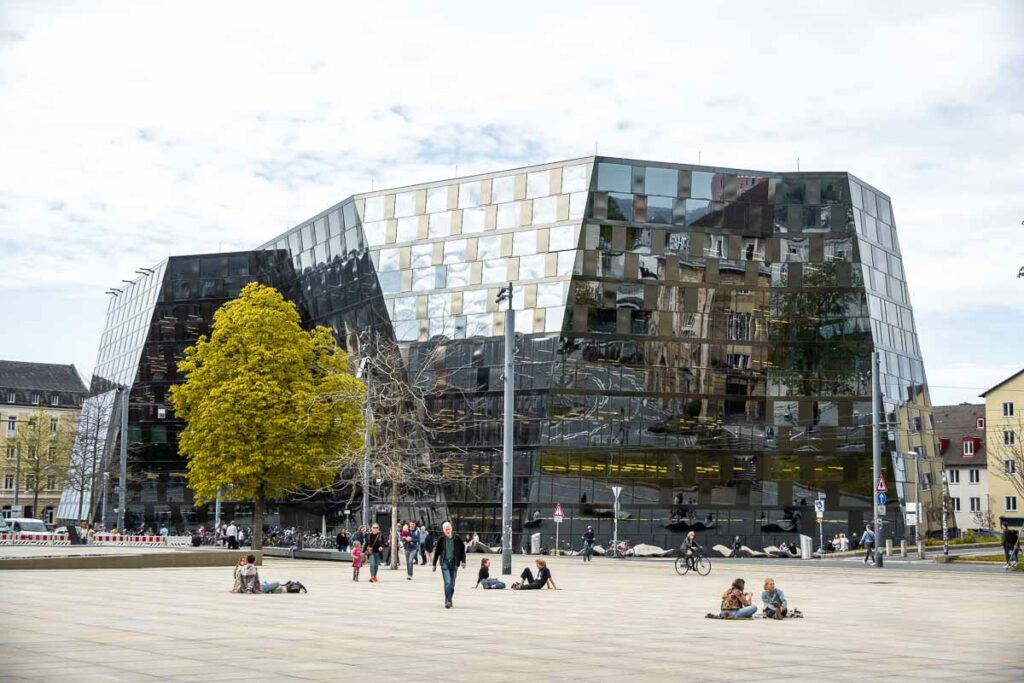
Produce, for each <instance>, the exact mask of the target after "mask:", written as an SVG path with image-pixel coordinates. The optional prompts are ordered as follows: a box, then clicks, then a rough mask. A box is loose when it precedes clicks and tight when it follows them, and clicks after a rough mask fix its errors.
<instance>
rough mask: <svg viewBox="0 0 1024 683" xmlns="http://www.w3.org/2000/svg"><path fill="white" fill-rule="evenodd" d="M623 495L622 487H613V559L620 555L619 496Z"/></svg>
mask: <svg viewBox="0 0 1024 683" xmlns="http://www.w3.org/2000/svg"><path fill="white" fill-rule="evenodd" d="M621 493H622V487H621V486H613V487H612V495H614V496H615V504H614V505H612V515H614V516H613V517H612V557H618V554H619V495H620V494H621Z"/></svg>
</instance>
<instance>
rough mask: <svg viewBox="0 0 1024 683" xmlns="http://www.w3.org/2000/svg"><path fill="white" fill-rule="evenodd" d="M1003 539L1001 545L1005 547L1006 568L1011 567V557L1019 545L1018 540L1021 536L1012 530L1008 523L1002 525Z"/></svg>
mask: <svg viewBox="0 0 1024 683" xmlns="http://www.w3.org/2000/svg"><path fill="white" fill-rule="evenodd" d="M1002 527H1003V529H1002V531H1003V533H1002V537H1001V538H1000V545H1001V546H1003V557H1005V558H1006V566H1007V567H1009V566H1010V555H1011V554H1012V553H1013V548H1014V546H1016V545H1017V539H1018V538H1019V535H1018V534H1017V532H1016V531H1014V530H1013V529H1011V528H1010V527H1009V525H1008V524H1007V523H1006V522H1003V523H1002Z"/></svg>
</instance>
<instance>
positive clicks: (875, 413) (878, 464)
mask: <svg viewBox="0 0 1024 683" xmlns="http://www.w3.org/2000/svg"><path fill="white" fill-rule="evenodd" d="M878 363H879V360H878V351H873V352H872V353H871V417H872V419H871V465H872V481H875V482H879V481H881V479H882V425H881V422H880V420H881V417H880V413H881V412H882V396H881V393H882V390H881V384H880V382H879V366H878ZM872 499H873V500H872V501H871V502H873V503H874V509H875V514H874V520H875V566H876V567H881V566H882V547H883V546H882V515H880V514H879V512H878V511H879V510H880V509H882V506H881V505H879V504H878V500H877V496H875V495H872Z"/></svg>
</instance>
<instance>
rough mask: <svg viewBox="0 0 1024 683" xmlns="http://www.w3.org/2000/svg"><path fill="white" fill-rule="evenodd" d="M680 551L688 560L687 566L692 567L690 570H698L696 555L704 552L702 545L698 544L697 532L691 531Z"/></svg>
mask: <svg viewBox="0 0 1024 683" xmlns="http://www.w3.org/2000/svg"><path fill="white" fill-rule="evenodd" d="M679 550H680V551H682V553H683V557H685V558H686V564H688V565H689V566H690V569H696V568H697V566H696V555H697V553H699V552H701V551H702V550H703V548H702V547H701V545H700V543H697V532H695V531H691V532H690V533H688V534H686V538H684V539H683V544H682V545H681V546H679Z"/></svg>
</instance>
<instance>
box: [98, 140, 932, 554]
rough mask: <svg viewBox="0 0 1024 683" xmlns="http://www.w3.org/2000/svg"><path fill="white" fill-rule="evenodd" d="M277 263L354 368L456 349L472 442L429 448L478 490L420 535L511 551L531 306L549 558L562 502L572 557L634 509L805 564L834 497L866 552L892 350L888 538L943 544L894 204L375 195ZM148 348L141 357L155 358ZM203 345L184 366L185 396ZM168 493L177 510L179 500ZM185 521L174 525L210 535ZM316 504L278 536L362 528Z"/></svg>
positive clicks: (752, 186)
mask: <svg viewBox="0 0 1024 683" xmlns="http://www.w3.org/2000/svg"><path fill="white" fill-rule="evenodd" d="M259 254H267V255H273V256H274V259H277V260H276V261H274V259H271V261H273V262H274V263H275V265H274V267H273V268H269V269H267V270H266V272H267V273H268V275H267V277H266V279H265V280H263V281H267V282H270V283H271V284H275V285H276V286H278V287H279V288H280V289H281V290H282V291H283V292H284V293H285V295H286V296H287V297H288V298H290V299H291V300H292V301H294V302H295V303H296V304H297V305H298V307H299V309H300V312H301V314H302V316H303V319H304V321H305V322H306V323H307V324H309V325H314V324H321V325H326V326H328V327H330V328H331V329H332V330H334V332H335V334H336V336H337V338H338V339H339V341H340V342H341V343H343V344H344V345H345V346H346V347H347V348H348V349H349V350H350V351H352V352H353V353H360V352H361V348H360V347H361V340H362V339H364V338H365V335H366V334H367V333H369V332H372V333H375V334H379V335H382V336H386V337H388V338H390V339H393V340H395V341H396V342H397V343H399V344H400V345H401V346H402V347H403V349H404V350H405V351H406V353H407V358H408V363H409V366H410V367H413V366H415V365H416V364H417V359H421V358H422V357H423V355H424V354H425V353H426V351H428V350H430V351H431V352H432V353H436V349H437V348H438V347H440V348H442V349H443V356H442V357H443V367H441V368H438V369H437V371H436V373H435V375H436V384H435V386H434V387H432V392H431V394H432V395H431V400H432V405H433V406H434V408H436V410H437V413H438V414H444V415H445V416H446V419H448V420H452V419H453V416H454V421H455V423H456V424H457V425H458V430H457V432H456V433H455V434H451V433H447V434H446V437H445V440H444V443H436V444H433V448H436V449H437V450H439V451H443V450H447V451H449V452H452V453H457V454H458V457H459V458H462V459H463V460H464V471H465V472H472V473H474V475H475V476H474V477H473V478H472V480H470V481H459V482H454V481H453V482H452V484H451V485H450V486H447V487H444V490H441V491H438V492H437V495H436V496H435V497H433V498H432V499H431V500H430V501H423V500H419V499H416V500H414V499H410V500H407V501H405V502H404V504H405V506H406V507H405V509H406V510H408V511H409V514H410V515H411V516H417V517H424V516H425V517H427V518H428V521H430V522H435V521H437V520H438V519H439V518H440V517H451V518H452V519H453V520H454V521H455V524H456V528H457V529H459V530H460V532H465V533H472V532H474V531H476V532H478V533H480V536H481V538H483V539H484V540H485V541H489V542H491V543H492V544H496V542H497V538H498V536H499V532H500V518H501V502H500V497H501V439H502V427H501V421H502V390H503V380H502V376H501V372H502V368H501V365H502V358H503V348H504V347H503V344H504V342H503V339H502V335H503V332H504V313H503V311H501V310H499V307H498V304H497V303H496V302H495V300H496V297H497V294H498V289H499V288H501V287H502V286H505V285H507V284H508V283H509V282H512V283H513V307H514V309H515V313H516V315H515V328H516V329H515V331H516V333H517V349H516V373H517V374H516V407H515V482H514V491H513V498H514V522H513V530H514V533H515V535H516V539H515V544H516V545H517V546H518V545H520V544H523V545H525V541H523V540H522V538H523V535H527V534H531V533H535V532H540V533H541V534H542V536H543V537H544V538H543V539H542V542H543V544H544V545H548V546H550V545H552V539H553V537H554V525H553V524H552V523H551V512H552V510H553V508H554V505H555V504H556V503H561V505H562V508H563V510H564V511H565V523H564V524H563V525H562V528H561V536H562V538H564V539H576V538H578V537H579V535H580V534H581V533H582V530H583V529H584V528H585V527H586V525H593V526H594V527H595V529H597V533H598V536H599V538H600V539H602V540H604V539H605V538H608V537H610V536H611V528H612V521H613V520H612V494H611V487H612V486H613V485H617V486H621V487H623V490H622V495H621V499H620V502H621V514H620V518H619V535H620V537H622V538H628V539H631V540H632V541H633V542H634V543H637V542H647V543H654V544H656V545H660V546H663V547H672V546H675V545H678V543H679V541H680V540H681V538H682V536H683V534H685V533H686V532H687V531H689V530H691V529H694V530H697V531H699V532H700V533H701V536H702V538H704V539H705V540H706V541H710V542H712V543H716V542H723V541H726V540H728V541H731V539H732V537H733V536H736V535H739V536H741V537H742V538H743V539H744V542H745V543H746V544H747V545H749V546H751V547H755V548H761V547H764V546H766V545H769V544H772V545H777V544H778V543H779V542H780V541H787V542H792V541H795V534H796V533H797V532H802V533H809V534H811V535H815V534H816V533H817V527H816V525H815V521H814V513H813V502H814V500H815V499H817V498H818V497H819V496H820V495H822V494H824V496H825V500H826V513H825V520H824V521H825V527H824V529H825V533H826V534H827V535H829V536H832V535H834V534H835V533H847V534H849V533H850V532H853V531H861V530H862V529H863V523H864V522H865V521H869V520H870V518H871V517H872V514H873V503H874V499H873V489H874V482H873V481H871V478H872V472H871V452H870V449H871V398H870V374H871V371H870V365H871V362H870V361H871V353H872V351H874V350H878V351H880V352H881V359H882V362H881V367H882V390H883V395H884V405H885V422H884V426H885V434H884V441H883V450H884V452H885V454H886V457H885V458H884V465H883V467H884V472H885V475H886V479H887V481H888V482H889V483H890V485H891V487H890V491H891V492H892V493H891V497H890V499H889V502H888V503H889V504H888V508H887V513H888V514H887V517H888V518H889V520H890V522H891V524H892V525H894V526H895V529H896V530H897V532H900V533H902V531H903V529H902V516H901V514H900V504H901V503H903V502H904V501H906V500H907V496H908V495H910V496H912V495H913V493H912V492H913V491H915V490H917V489H918V488H920V489H921V491H922V494H921V495H922V498H923V501H924V503H925V510H926V517H927V527H926V528H927V529H929V530H930V529H935V528H938V527H939V526H940V520H939V517H938V513H937V512H936V510H937V506H938V503H939V491H938V486H933V484H934V483H936V482H938V481H939V471H940V467H941V465H940V464H939V462H938V461H937V460H934V462H932V461H931V460H929V461H926V462H925V463H924V464H923V465H922V467H921V468H920V469H916V468H914V467H913V461H909V462H910V465H909V466H904V465H905V462H904V457H903V454H905V453H907V452H908V451H912V450H913V451H918V452H920V453H922V454H924V455H925V456H928V457H929V458H934V456H935V455H936V453H935V443H934V441H935V439H934V438H933V433H932V428H933V427H932V418H931V407H930V401H929V398H928V390H927V385H926V382H925V374H924V366H923V363H922V360H921V355H920V349H919V347H918V343H917V335H916V331H915V328H914V322H913V315H912V308H911V305H910V299H909V294H908V290H907V285H906V280H905V277H904V273H903V268H902V259H901V256H900V250H899V244H898V241H897V236H896V230H895V224H894V220H893V214H892V207H891V203H890V200H889V198H888V197H887V196H886V195H884V194H883V193H881V192H879V191H878V190H876V189H874V188H872V187H871V186H869V185H867V184H866V183H864V182H863V181H861V180H859V179H857V178H855V177H853V176H851V175H850V174H847V173H771V172H758V171H743V170H736V169H723V168H716V167H705V166H692V165H685V164H667V163H658V162H646V161H636V160H628V159H613V158H606V157H587V158H582V159H575V160H570V161H564V162H558V163H552V164H544V165H539V166H533V167H528V168H521V169H513V170H508V171H501V172H497V173H490V174H483V175H478V176H472V177H465V178H458V179H451V180H445V181H438V182H431V183H423V184H420V185H414V186H408V187H403V188H396V189H386V190H379V191H375V192H370V193H366V194H360V195H355V196H352V197H350V198H348V199H346V200H345V201H343V202H341V203H340V204H338V205H336V206H334V207H331V208H330V209H328V210H327V211H325V212H323V213H321V214H319V215H317V216H315V217H313V218H311V219H310V220H307V221H304V222H303V223H301V224H300V225H298V226H297V227H295V228H293V229H291V230H289V231H288V232H286V233H285V234H283V235H281V236H279V237H278V238H276V239H274V240H271V241H269V242H267V243H265V244H263V245H262V246H261V247H259V248H258V249H257V250H256V251H255V252H254V253H253V255H251V256H249V257H248V258H250V259H259V258H261V257H260V256H259ZM196 258H201V257H196ZM266 258H270V256H267V257H266ZM172 261H173V259H172ZM285 263H287V264H288V267H287V268H285V267H284V264H285ZM257 271H258V269H254V270H253V271H252V272H254V273H255V272H257ZM164 280H165V281H166V282H168V283H169V284H166V285H165V286H164V288H163V291H164V292H165V293H168V294H169V295H173V294H174V293H175V290H174V286H173V282H174V281H175V278H174V277H170V278H168V277H164ZM168 287H169V288H170V289H168ZM224 296H227V293H226V292H225V294H224ZM223 300H224V298H220V299H218V300H216V301H214V300H211V301H210V302H209V303H210V305H211V306H212V307H215V306H216V305H217V304H218V303H219V302H220V301H223ZM168 303H170V300H168ZM154 320H155V318H154ZM203 320H208V318H206V317H204V318H203ZM108 326H109V323H108ZM150 329H153V328H152V323H150ZM196 329H197V330H198V329H199V328H196ZM192 331H193V330H192V329H190V330H189V334H191V333H192ZM198 334H199V332H198V331H196V335H198ZM150 336H152V332H150ZM186 336H187V335H186ZM105 337H106V335H105ZM190 338H191V339H194V338H195V337H190ZM178 341H181V342H186V341H187V339H185V338H184V337H181V338H179V339H178ZM137 343H138V344H142V346H143V352H142V354H141V356H140V357H142V356H144V355H145V353H146V349H147V348H148V347H149V345H150V344H151V343H152V342H151V341H149V340H148V339H147V341H145V342H143V341H141V340H137ZM129 345H130V343H129ZM183 347H184V344H182V345H180V347H176V350H171V349H170V348H168V349H167V351H168V353H167V354H164V355H163V356H162V358H163V359H164V360H163V362H164V371H165V372H167V371H169V370H168V368H167V367H166V366H167V365H168V364H169V365H173V363H171V362H170V361H171V360H172V359H173V358H176V357H180V350H181V348H183ZM126 348H127V346H126ZM102 353H103V352H102V350H101V358H103V356H102ZM175 353H178V354H179V356H175V355H174V354H175ZM100 367H101V368H102V367H103V364H102V363H101V364H100ZM132 372H135V371H134V370H133V371H132ZM128 374H131V373H128ZM137 376H138V377H139V378H141V377H142V365H141V364H140V365H139V369H138V375H137ZM136 381H137V382H138V380H136ZM169 381H174V380H169ZM133 391H134V390H133ZM162 397H163V394H162V393H161V395H160V397H157V396H156V395H155V394H154V395H153V401H154V403H155V404H156V403H159V401H162V400H163V398H162ZM134 401H135V399H134V397H133V402H134ZM140 417H141V415H140ZM151 426H152V425H151ZM156 426H159V425H156ZM150 433H151V432H150ZM139 436H140V438H142V439H145V435H144V430H143V433H140V435H139ZM174 457H177V456H176V454H171V453H170V452H169V451H168V455H167V458H169V460H168V462H173V458H174ZM180 460H181V459H180V458H178V464H177V468H178V471H180V472H183V471H184V465H183V463H182V462H180ZM911 477H913V479H917V480H920V484H921V486H920V487H916V486H914V481H908V480H909V479H910V478H911ZM354 485H357V484H354ZM182 488H183V486H182ZM153 495H155V498H154V501H153V505H154V507H153V510H154V511H156V510H162V509H165V508H163V507H160V506H163V505H166V503H165V502H162V501H160V496H161V495H162V493H161V491H160V489H159V486H157V490H156V491H155V494H153ZM342 497H343V498H347V496H342ZM187 498H188V496H187V493H186V494H184V496H183V502H176V507H174V510H177V512H172V514H173V516H174V518H175V519H178V518H180V519H182V520H184V521H185V522H186V523H188V522H189V521H192V520H195V519H197V517H196V515H197V514H198V515H200V516H202V517H203V518H204V519H205V518H206V517H205V515H206V513H205V512H204V511H194V510H191V509H190V508H189V507H188V504H187ZM319 505H320V507H315V506H314V507H313V508H310V507H309V506H310V503H303V504H297V503H295V504H289V503H287V502H283V503H282V504H281V506H280V508H279V510H278V512H280V513H281V515H282V517H283V516H284V514H285V511H286V510H288V509H291V508H295V509H301V508H302V506H306V508H307V509H309V510H310V511H311V512H312V511H313V510H314V509H315V511H316V515H317V517H316V519H317V521H318V522H319V519H320V517H319V515H321V514H323V515H325V516H329V517H330V519H331V521H332V522H334V521H337V520H339V519H340V517H339V515H340V514H341V510H342V508H343V507H344V504H343V503H339V502H338V501H334V502H333V503H332V502H331V501H320V503H319ZM424 506H425V507H424ZM145 514H146V515H147V516H148V514H149V508H148V507H147V508H146V509H145ZM299 519H301V517H300V518H299ZM307 525H308V526H314V525H313V524H307Z"/></svg>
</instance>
